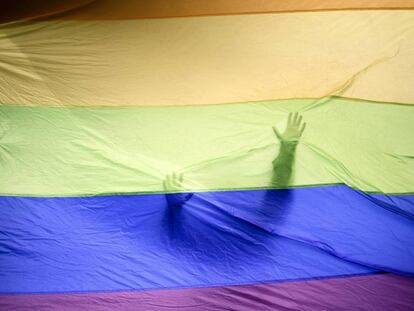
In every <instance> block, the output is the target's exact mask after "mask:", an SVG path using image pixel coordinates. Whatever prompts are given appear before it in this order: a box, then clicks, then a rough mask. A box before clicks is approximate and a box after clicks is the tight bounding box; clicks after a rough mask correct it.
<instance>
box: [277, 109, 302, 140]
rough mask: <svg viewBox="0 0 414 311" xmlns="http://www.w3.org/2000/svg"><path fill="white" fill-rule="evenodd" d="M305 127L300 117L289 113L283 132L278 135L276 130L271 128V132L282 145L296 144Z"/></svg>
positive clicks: (297, 114)
mask: <svg viewBox="0 0 414 311" xmlns="http://www.w3.org/2000/svg"><path fill="white" fill-rule="evenodd" d="M305 127H306V123H305V122H302V116H301V115H299V113H297V112H295V113H292V112H291V113H289V117H288V122H287V125H286V129H285V131H284V132H283V133H280V132H279V131H278V129H277V128H276V127H275V126H273V132H274V133H275V135H276V137H277V138H278V140H280V141H281V142H282V143H298V142H299V139H300V137H301V136H302V133H303V131H304V130H305Z"/></svg>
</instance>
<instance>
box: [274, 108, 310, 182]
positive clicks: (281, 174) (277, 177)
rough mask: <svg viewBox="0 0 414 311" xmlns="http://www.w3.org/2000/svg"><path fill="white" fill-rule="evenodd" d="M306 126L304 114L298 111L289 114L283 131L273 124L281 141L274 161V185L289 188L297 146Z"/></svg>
mask: <svg viewBox="0 0 414 311" xmlns="http://www.w3.org/2000/svg"><path fill="white" fill-rule="evenodd" d="M305 127H306V123H305V122H303V120H302V116H301V115H299V114H298V113H297V112H295V113H290V114H289V117H288V122H287V125H286V129H285V130H284V131H283V132H279V131H278V129H277V128H276V127H275V126H273V132H274V133H275V136H276V138H277V139H278V141H279V142H280V150H279V154H278V156H277V157H276V159H275V160H274V161H273V175H272V181H271V186H272V187H278V188H287V187H288V186H289V181H290V179H291V177H292V167H293V163H294V159H295V151H296V146H297V144H298V143H299V140H300V138H301V136H302V134H303V131H304V130H305Z"/></svg>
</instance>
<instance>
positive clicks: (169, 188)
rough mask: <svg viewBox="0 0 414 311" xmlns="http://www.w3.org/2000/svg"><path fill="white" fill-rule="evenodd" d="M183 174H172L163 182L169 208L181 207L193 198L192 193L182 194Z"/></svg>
mask: <svg viewBox="0 0 414 311" xmlns="http://www.w3.org/2000/svg"><path fill="white" fill-rule="evenodd" d="M183 179H184V177H183V174H182V173H177V172H173V173H171V174H168V175H167V176H166V177H165V180H164V182H163V186H164V190H165V192H166V194H165V196H166V200H167V204H168V206H169V207H174V208H177V207H181V206H183V205H184V203H185V202H187V201H188V200H189V199H191V197H192V196H193V193H182V191H183V190H184V187H183Z"/></svg>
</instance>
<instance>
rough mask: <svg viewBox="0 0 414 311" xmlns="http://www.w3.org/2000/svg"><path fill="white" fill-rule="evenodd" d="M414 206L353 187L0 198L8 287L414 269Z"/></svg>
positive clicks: (218, 281) (2, 272)
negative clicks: (172, 202)
mask: <svg viewBox="0 0 414 311" xmlns="http://www.w3.org/2000/svg"><path fill="white" fill-rule="evenodd" d="M379 202H380V203H379ZM381 202H383V203H384V204H385V203H386V204H385V205H383V204H382V203H381ZM413 202H414V196H412V195H406V196H385V195H367V194H363V193H361V192H358V191H355V190H352V189H349V188H347V187H345V186H325V187H312V188H298V189H289V190H267V191H266V190H250V191H225V192H204V193H195V194H194V195H193V196H192V197H191V199H190V200H189V201H187V202H186V203H185V205H184V206H182V207H181V208H171V207H167V206H166V197H165V195H162V194H151V195H118V196H100V197H79V198H29V197H0V292H2V293H32V292H37V293H39V292H42V293H46V292H82V291H102V290H110V291H112V290H142V289H160V288H177V287H195V286H215V285H225V284H247V283H257V282H269V281H274V282H277V281H286V280H299V279H300V280H302V279H310V278H322V277H335V276H339V275H340V276H346V275H354V274H365V273H372V272H376V271H378V270H386V271H393V272H398V273H405V274H410V273H414V267H413V266H414V264H413V263H414V244H413V243H414V242H413V241H414V230H413V229H414V224H413V220H412V218H411V217H409V215H410V209H411V208H412V207H413ZM396 211H397V212H396ZM400 211H402V212H403V213H399V212H400Z"/></svg>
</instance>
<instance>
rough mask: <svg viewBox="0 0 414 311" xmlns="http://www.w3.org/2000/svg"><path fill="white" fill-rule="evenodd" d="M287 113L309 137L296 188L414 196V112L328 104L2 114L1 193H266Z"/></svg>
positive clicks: (16, 109)
mask: <svg viewBox="0 0 414 311" xmlns="http://www.w3.org/2000/svg"><path fill="white" fill-rule="evenodd" d="M290 111H299V112H301V113H302V115H303V116H304V119H305V121H306V123H307V128H306V130H305V133H304V135H303V137H302V141H301V143H300V144H299V146H298V148H297V154H296V162H295V167H294V172H293V179H292V180H291V182H290V185H289V186H290V187H296V186H304V185H308V186H312V185H321V184H338V183H345V184H347V185H349V186H351V187H353V188H356V189H361V190H364V191H369V192H382V193H395V194H398V193H410V192H413V191H414V176H413V175H414V174H413V172H414V139H413V136H414V135H413V134H412V133H414V114H413V113H414V106H411V105H394V104H387V103H382V105H373V104H372V102H366V101H358V100H355V99H352V100H350V99H345V98H338V97H329V98H324V99H319V100H312V99H296V100H279V101H263V102H254V103H238V104H226V105H207V106H185V107H145V108H144V107H130V108H125V107H119V108H118V107H111V108H109V107H108V108H104V107H93V108H87V107H76V108H75V107H73V108H62V107H61V108H59V107H23V106H12V105H5V106H1V107H0V121H1V123H0V124H1V128H2V131H3V134H1V135H2V136H1V138H0V147H1V149H0V165H1V170H0V191H1V193H2V194H4V195H33V196H74V195H97V194H119V193H154V192H162V191H163V187H162V181H163V178H164V177H165V175H166V174H168V173H170V172H171V171H179V172H183V173H184V186H185V187H186V189H188V190H197V191H206V190H228V189H260V188H268V187H269V182H270V180H271V174H272V165H271V162H272V160H273V159H274V157H275V156H276V155H277V152H278V142H277V141H276V139H275V138H274V135H273V133H272V130H271V126H272V125H276V126H277V127H278V128H279V129H283V127H284V126H285V123H286V119H287V115H288V113H289V112H290Z"/></svg>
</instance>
